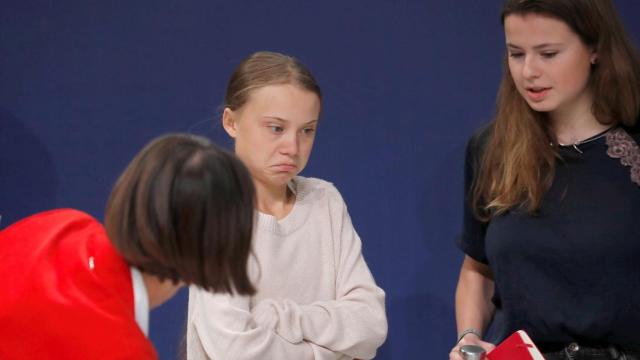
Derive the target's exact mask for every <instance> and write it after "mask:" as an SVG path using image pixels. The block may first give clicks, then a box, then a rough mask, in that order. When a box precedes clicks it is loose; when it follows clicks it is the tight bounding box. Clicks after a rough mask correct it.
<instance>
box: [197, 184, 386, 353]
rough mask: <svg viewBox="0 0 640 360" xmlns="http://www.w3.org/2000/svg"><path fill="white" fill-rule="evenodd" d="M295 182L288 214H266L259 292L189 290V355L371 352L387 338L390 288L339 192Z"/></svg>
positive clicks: (257, 271) (257, 246)
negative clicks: (381, 281) (382, 283)
mask: <svg viewBox="0 0 640 360" xmlns="http://www.w3.org/2000/svg"><path fill="white" fill-rule="evenodd" d="M290 187H291V189H292V190H294V192H295V193H296V202H295V204H294V207H293V210H292V211H291V212H290V213H289V215H287V216H286V217H285V218H284V219H282V220H280V221H277V220H276V219H275V218H274V217H272V216H270V215H266V214H262V213H258V219H257V225H256V230H255V236H254V243H253V246H254V251H255V258H252V261H250V273H251V274H252V277H253V278H254V279H255V281H254V284H255V285H256V287H257V291H258V292H257V294H256V295H255V296H253V297H241V296H230V295H214V294H211V293H208V292H205V291H203V290H202V289H200V288H197V287H191V288H190V289H189V316H188V325H187V358H188V359H206V358H211V359H214V360H235V359H260V360H270V359H274V360H287V359H292V360H305V359H340V360H342V359H354V358H356V359H371V358H373V357H374V356H375V354H376V349H377V348H378V347H379V346H380V345H382V343H383V342H384V340H385V338H386V335H387V319H386V315H385V308H384V296H385V294H384V291H382V289H380V288H379V287H378V286H376V283H375V281H374V279H373V277H372V276H371V272H370V271H369V268H368V267H367V264H366V263H365V261H364V258H363V257H362V253H361V242H360V238H359V237H358V235H357V234H356V232H355V230H354V228H353V225H352V224H351V219H350V217H349V214H348V212H347V208H346V205H345V203H344V201H343V200H342V197H341V196H340V193H339V192H338V190H337V189H336V188H335V187H334V186H333V185H332V184H330V183H328V182H326V181H323V180H319V179H313V178H304V177H296V178H295V179H294V180H293V181H292V182H291V184H290ZM256 259H257V260H256Z"/></svg>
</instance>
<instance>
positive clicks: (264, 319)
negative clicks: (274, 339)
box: [251, 299, 278, 331]
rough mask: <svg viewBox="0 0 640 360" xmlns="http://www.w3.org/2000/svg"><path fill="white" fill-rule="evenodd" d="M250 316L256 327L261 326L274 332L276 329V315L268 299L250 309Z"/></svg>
mask: <svg viewBox="0 0 640 360" xmlns="http://www.w3.org/2000/svg"><path fill="white" fill-rule="evenodd" d="M251 315H253V320H254V322H255V323H256V325H257V326H262V327H265V328H267V329H271V330H274V331H275V330H276V328H277V327H278V314H277V312H276V309H275V308H274V307H273V306H272V305H271V301H270V300H268V299H267V300H263V301H261V302H260V303H259V304H258V305H256V306H255V307H254V308H253V309H251Z"/></svg>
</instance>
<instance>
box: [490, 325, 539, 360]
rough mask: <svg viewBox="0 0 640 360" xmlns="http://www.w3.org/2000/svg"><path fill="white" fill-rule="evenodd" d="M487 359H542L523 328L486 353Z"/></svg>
mask: <svg viewBox="0 0 640 360" xmlns="http://www.w3.org/2000/svg"><path fill="white" fill-rule="evenodd" d="M487 359H489V360H544V357H543V356H542V353H540V350H538V348H537V347H536V345H535V344H534V343H533V341H531V338H530V337H529V335H527V333H526V332H524V330H518V331H516V332H514V333H513V334H511V336H509V337H508V338H506V339H505V340H504V341H503V342H501V343H500V344H499V345H498V346H496V348H495V349H493V350H491V351H490V352H489V353H488V354H487Z"/></svg>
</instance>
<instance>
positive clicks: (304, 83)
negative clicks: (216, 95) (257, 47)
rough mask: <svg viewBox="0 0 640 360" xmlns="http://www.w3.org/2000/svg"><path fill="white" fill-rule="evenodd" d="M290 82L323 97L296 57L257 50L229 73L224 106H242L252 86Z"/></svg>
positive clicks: (231, 107) (311, 76)
mask: <svg viewBox="0 0 640 360" xmlns="http://www.w3.org/2000/svg"><path fill="white" fill-rule="evenodd" d="M278 84H292V85H297V86H299V87H300V88H302V89H304V90H308V91H311V92H312V93H314V94H316V95H317V96H318V98H319V99H320V100H322V91H321V90H320V86H319V85H318V82H317V81H316V79H315V78H314V77H313V75H312V74H311V71H309V69H307V68H306V67H305V66H304V65H303V64H302V63H301V62H299V61H298V60H297V59H296V58H293V57H291V56H288V55H284V54H280V53H277V52H270V51H259V52H256V53H253V54H251V55H250V56H249V57H248V58H246V59H244V60H243V61H242V62H241V63H240V64H239V65H238V67H236V69H235V70H234V71H233V73H232V74H231V78H229V82H228V84H227V92H226V94H225V98H224V107H228V108H229V109H231V110H237V109H239V108H241V107H242V106H243V105H244V104H245V103H246V102H247V100H248V99H249V94H250V92H251V91H252V90H255V89H258V88H261V87H263V86H267V85H278Z"/></svg>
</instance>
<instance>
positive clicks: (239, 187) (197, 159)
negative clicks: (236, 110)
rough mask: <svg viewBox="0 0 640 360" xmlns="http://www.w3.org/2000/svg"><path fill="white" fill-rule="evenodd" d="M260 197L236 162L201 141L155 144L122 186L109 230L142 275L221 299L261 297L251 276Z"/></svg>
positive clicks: (180, 138) (109, 214) (173, 139)
mask: <svg viewBox="0 0 640 360" xmlns="http://www.w3.org/2000/svg"><path fill="white" fill-rule="evenodd" d="M254 201H255V190H254V187H253V183H252V181H251V178H250V176H249V172H248V171H247V170H246V168H245V167H244V166H243V165H242V163H241V162H240V160H238V159H237V158H236V157H235V156H234V155H233V154H231V153H229V152H227V151H224V150H222V149H220V148H218V147H217V146H215V145H214V144H212V143H211V142H209V141H208V140H207V139H205V138H203V137H199V136H193V135H184V134H171V135H166V136H162V137H159V138H157V139H155V140H153V141H152V142H151V143H149V144H148V145H147V146H146V147H145V148H144V149H143V150H142V151H140V153H138V155H136V156H135V158H134V159H133V160H132V161H131V163H130V164H129V165H128V166H127V168H126V169H125V171H124V172H123V173H122V175H121V176H120V178H119V179H118V181H117V182H116V184H115V186H114V188H113V191H112V192H111V196H110V197H109V201H108V203H107V208H106V212H105V227H106V230H107V233H108V235H109V237H110V239H111V241H112V243H113V245H114V246H115V247H116V249H117V250H118V252H119V253H120V254H121V255H122V256H123V257H124V258H125V259H126V261H127V262H128V263H130V264H131V265H133V266H136V267H138V268H139V269H140V270H141V271H143V272H146V273H149V274H152V275H155V276H158V277H159V278H161V279H170V280H172V281H174V282H178V281H183V282H185V283H187V284H195V285H198V286H200V287H202V288H204V289H206V290H210V291H215V292H227V293H231V292H236V293H238V294H253V293H254V292H255V290H254V288H253V286H252V285H251V282H250V281H249V278H248V275H247V260H248V257H249V253H250V250H251V236H252V232H253V223H254Z"/></svg>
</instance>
